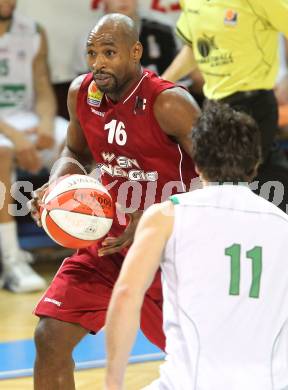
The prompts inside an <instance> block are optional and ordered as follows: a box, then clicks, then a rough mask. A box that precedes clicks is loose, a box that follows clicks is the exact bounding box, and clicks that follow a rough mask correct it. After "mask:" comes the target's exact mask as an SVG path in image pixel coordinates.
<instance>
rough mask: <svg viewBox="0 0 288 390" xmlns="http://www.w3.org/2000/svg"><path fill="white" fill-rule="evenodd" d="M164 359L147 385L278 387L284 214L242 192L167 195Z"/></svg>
mask: <svg viewBox="0 0 288 390" xmlns="http://www.w3.org/2000/svg"><path fill="white" fill-rule="evenodd" d="M173 199H174V203H178V204H175V224H174V229H173V233H172V235H171V237H170V239H169V241H168V243H167V246H166V249H165V253H164V257H163V262H162V265H161V268H162V271H163V294H164V330H165V334H166V337H167V346H166V351H167V359H166V362H165V363H164V365H163V366H162V368H161V375H160V379H159V380H158V381H156V382H155V383H154V384H153V385H151V387H148V388H149V389H150V388H151V389H165V390H168V389H171V390H172V389H173V390H176V389H177V390H180V389H181V390H188V389H189V390H280V389H281V390H283V389H285V388H286V389H287V388H288V342H287V318H288V217H287V215H286V214H285V213H283V212H282V211H281V210H279V209H278V208H277V207H276V206H275V205H273V204H272V203H270V202H268V201H266V200H264V199H262V198H261V197H259V196H257V195H255V194H254V193H253V192H252V191H251V190H250V189H249V188H248V186H241V185H238V186H236V185H210V186H207V187H205V188H204V189H201V190H196V191H193V192H190V193H187V194H183V195H176V196H174V197H173Z"/></svg>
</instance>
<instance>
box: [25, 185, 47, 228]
mask: <svg viewBox="0 0 288 390" xmlns="http://www.w3.org/2000/svg"><path fill="white" fill-rule="evenodd" d="M48 186H49V183H45V184H43V186H42V187H40V188H38V189H37V190H35V191H33V192H32V199H31V200H30V201H29V202H28V207H29V209H30V213H31V216H32V218H33V219H34V221H35V222H36V224H37V225H38V226H39V227H41V226H42V225H41V218H40V204H41V201H42V198H43V196H44V193H45V191H46V190H47V188H48Z"/></svg>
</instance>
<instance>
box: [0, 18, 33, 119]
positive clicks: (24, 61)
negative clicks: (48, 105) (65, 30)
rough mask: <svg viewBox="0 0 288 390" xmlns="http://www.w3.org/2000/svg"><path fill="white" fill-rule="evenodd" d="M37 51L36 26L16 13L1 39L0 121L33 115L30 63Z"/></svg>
mask: <svg viewBox="0 0 288 390" xmlns="http://www.w3.org/2000/svg"><path fill="white" fill-rule="evenodd" d="M39 47H40V34H39V33H38V32H37V25H36V23H35V22H34V21H32V20H30V19H28V18H25V17H23V16H22V15H18V14H17V13H15V14H14V15H13V20H12V23H11V27H10V29H9V31H7V32H6V33H5V34H4V35H2V36H1V37H0V119H5V117H7V116H10V115H13V114H15V113H19V112H29V111H33V103H34V92H33V90H34V88H33V60H34V58H35V55H36V53H37V52H38V50H39Z"/></svg>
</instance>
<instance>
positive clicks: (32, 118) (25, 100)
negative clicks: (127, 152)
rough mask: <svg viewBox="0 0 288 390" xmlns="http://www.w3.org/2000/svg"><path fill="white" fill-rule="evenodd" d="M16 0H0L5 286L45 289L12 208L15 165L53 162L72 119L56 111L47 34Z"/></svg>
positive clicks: (31, 168) (0, 240)
mask: <svg viewBox="0 0 288 390" xmlns="http://www.w3.org/2000/svg"><path fill="white" fill-rule="evenodd" d="M16 5H17V2H16V0H0V160H1V164H0V182H1V192H2V193H1V209H0V252H1V263H2V269H3V272H2V275H1V278H2V282H3V284H4V286H5V287H6V288H7V289H9V290H10V291H12V292H16V293H25V292H30V291H35V290H42V289H44V288H45V287H46V282H45V279H44V278H42V277H41V276H40V275H38V274H37V273H36V272H35V271H34V270H33V268H32V267H31V266H30V265H29V264H27V262H28V261H32V260H33V257H32V254H30V253H29V252H25V251H23V250H22V249H21V248H20V246H19V242H18V234H17V223H16V221H15V217H14V215H11V213H10V212H9V205H11V204H13V203H14V202H13V201H14V200H13V198H12V195H11V193H10V192H11V186H12V184H13V181H15V177H14V176H15V170H16V167H18V168H21V169H23V170H25V171H28V172H30V173H34V174H35V173H37V172H38V171H39V170H40V169H41V168H43V167H44V166H45V167H49V166H50V164H53V161H55V159H56V158H57V157H58V156H59V153H60V149H61V146H63V145H62V143H63V141H64V139H65V135H66V130H67V125H68V122H67V121H65V120H64V119H63V118H60V117H56V104H55V96H54V94H53V89H52V86H51V82H50V75H49V69H48V48H47V40H46V34H45V32H44V30H43V29H42V27H40V26H39V25H38V24H37V23H36V22H35V21H34V20H30V19H29V18H26V17H24V16H22V15H21V14H19V12H17V9H16ZM0 284H2V283H1V281H0Z"/></svg>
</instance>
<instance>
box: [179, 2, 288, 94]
mask: <svg viewBox="0 0 288 390" xmlns="http://www.w3.org/2000/svg"><path fill="white" fill-rule="evenodd" d="M180 3H181V6H182V13H181V15H180V18H179V20H178V22H177V32H178V35H180V37H181V38H182V39H183V40H184V41H185V42H186V43H187V44H189V45H192V48H193V52H194V55H195V58H196V61H197V63H198V66H199V68H200V70H201V72H202V73H203V76H204V78H205V86H204V93H205V95H206V96H207V97H208V98H210V99H221V98H223V97H225V96H229V95H231V94H233V93H235V92H238V91H250V90H255V89H271V88H273V87H274V84H275V78H276V74H277V71H278V32H283V33H284V34H285V35H286V37H288V0H226V1H225V0H182V1H180Z"/></svg>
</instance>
